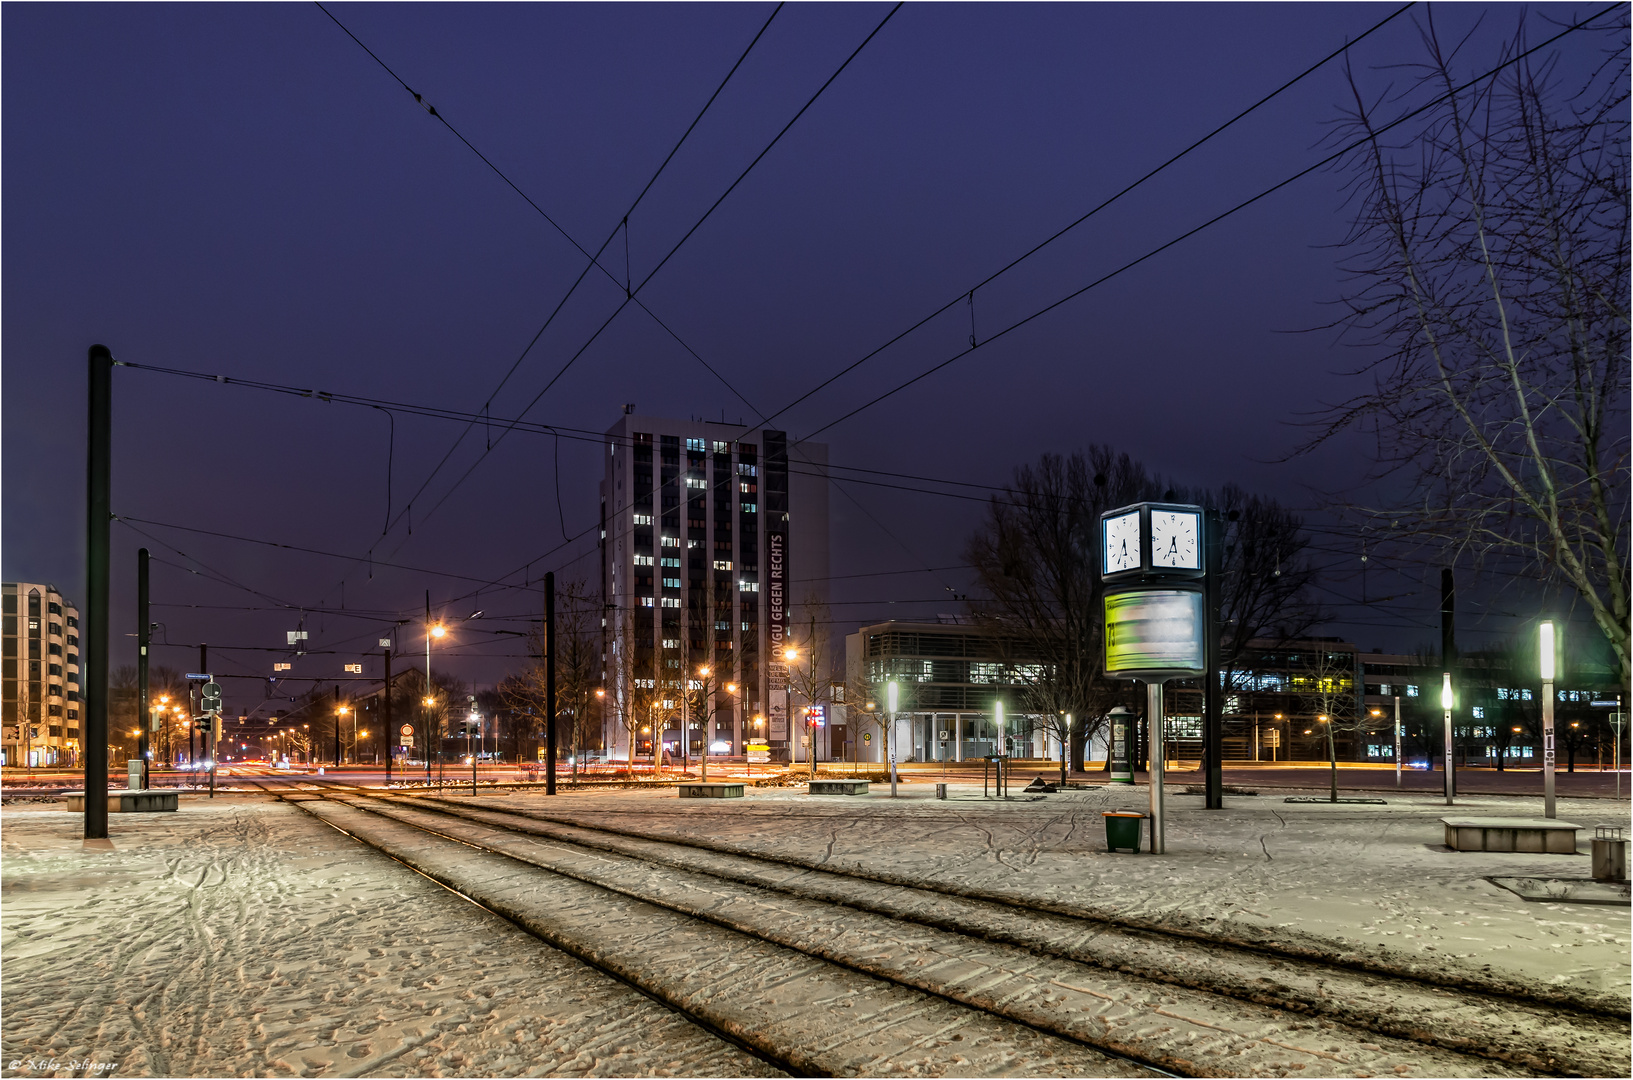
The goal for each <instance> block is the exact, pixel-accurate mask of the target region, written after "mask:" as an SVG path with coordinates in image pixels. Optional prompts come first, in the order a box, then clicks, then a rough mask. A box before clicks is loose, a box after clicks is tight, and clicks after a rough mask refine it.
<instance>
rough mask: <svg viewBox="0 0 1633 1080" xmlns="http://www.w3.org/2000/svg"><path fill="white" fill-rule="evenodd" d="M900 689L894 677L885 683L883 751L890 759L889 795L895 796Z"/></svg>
mask: <svg viewBox="0 0 1633 1080" xmlns="http://www.w3.org/2000/svg"><path fill="white" fill-rule="evenodd" d="M900 693H901V691H900V689H899V688H898V686H897V684H896V680H895V679H891V680H890V681H889V682H888V683H886V684H885V712H886V713H887V714H888V717H887V719H888V721H889V726H888V727H886V728H885V753H886V754H887V756H888V757H889V759H890V797H891V798H892V799H894V798H895V797H896V706H897V705H898V704H899V703H900V700H901V698H900Z"/></svg>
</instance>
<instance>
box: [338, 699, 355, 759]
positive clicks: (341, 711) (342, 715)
mask: <svg viewBox="0 0 1633 1080" xmlns="http://www.w3.org/2000/svg"><path fill="white" fill-rule="evenodd" d="M351 711H352V710H351V706H350V705H340V706H337V707H336V708H335V713H336V720H335V747H336V752H335V768H337V769H338V768H340V753H339V746H340V725H341V724H343V723H345V722H346V714H347V713H349V712H351ZM356 755H357V717H356V716H353V717H352V756H353V757H355V756H356Z"/></svg>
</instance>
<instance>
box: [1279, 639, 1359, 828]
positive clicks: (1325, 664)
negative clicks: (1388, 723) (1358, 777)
mask: <svg viewBox="0 0 1633 1080" xmlns="http://www.w3.org/2000/svg"><path fill="white" fill-rule="evenodd" d="M1293 690H1294V692H1295V693H1297V694H1298V696H1299V697H1300V698H1301V699H1302V700H1303V702H1304V707H1305V708H1307V709H1309V710H1310V712H1311V713H1312V715H1314V717H1315V722H1316V725H1317V727H1318V728H1319V730H1320V731H1321V734H1322V736H1323V738H1325V739H1326V742H1327V765H1328V768H1329V776H1330V778H1331V782H1332V794H1331V800H1332V801H1333V802H1337V801H1338V743H1337V737H1336V732H1338V731H1345V732H1352V733H1353V732H1355V731H1357V730H1359V728H1360V727H1361V726H1362V725H1361V721H1362V719H1363V718H1362V717H1359V716H1357V715H1356V714H1355V654H1354V653H1350V652H1339V651H1337V650H1335V649H1330V648H1327V647H1325V646H1324V645H1322V644H1321V643H1319V642H1318V643H1317V645H1316V651H1315V652H1314V653H1312V654H1310V659H1309V662H1308V663H1307V664H1305V665H1304V670H1303V672H1301V673H1299V674H1296V675H1294V676H1293Z"/></svg>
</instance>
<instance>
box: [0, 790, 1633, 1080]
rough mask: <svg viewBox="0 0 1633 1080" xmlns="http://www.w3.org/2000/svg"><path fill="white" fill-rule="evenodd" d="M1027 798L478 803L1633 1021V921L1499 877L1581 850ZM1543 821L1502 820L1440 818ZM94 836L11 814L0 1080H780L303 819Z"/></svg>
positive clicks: (167, 818) (1377, 822) (1294, 811)
mask: <svg viewBox="0 0 1633 1080" xmlns="http://www.w3.org/2000/svg"><path fill="white" fill-rule="evenodd" d="M1023 779H1025V778H1023ZM1019 787H1020V785H1019V784H1016V785H1015V786H1014V787H1012V789H1011V790H1012V793H1014V795H1015V799H1014V800H1013V801H1010V802H1004V803H995V802H990V801H983V800H982V799H981V798H980V787H979V785H974V786H968V785H956V784H955V785H953V788H952V794H953V795H954V798H952V799H949V800H948V801H945V802H941V801H937V800H935V799H934V798H933V797H932V794H933V788H931V787H930V785H928V784H924V783H916V784H911V785H905V786H904V787H903V789H902V790H903V794H904V797H903V798H900V799H896V800H891V799H889V798H888V797H887V795H886V794H885V793H884V792H885V789H883V788H881V787H879V786H875V788H874V792H873V793H872V794H870V795H868V796H862V797H843V796H840V797H812V796H808V795H805V794H804V793H803V792H802V791H801V790H800V789H798V788H770V789H750V790H749V791H748V794H747V797H746V798H744V799H741V800H730V801H717V800H695V801H694V800H685V801H681V800H677V799H676V797H675V793H674V791H673V789H665V790H661V791H658V790H653V791H639V790H636V791H618V792H605V793H588V794H574V795H563V796H558V797H556V798H554V799H547V798H546V797H544V796H542V795H536V794H532V793H528V794H517V795H503V794H484V795H482V796H480V797H478V798H477V799H475V800H474V801H475V802H477V803H479V804H483V805H487V806H494V807H499V806H504V807H505V808H528V809H535V810H537V809H545V810H548V811H549V812H550V813H552V814H553V815H560V816H562V817H566V818H577V819H580V820H582V821H584V822H585V823H587V824H604V825H609V826H617V827H619V828H624V829H630V830H637V831H641V832H647V833H652V834H656V835H674V836H686V837H691V838H696V839H700V840H704V841H707V842H709V843H715V844H721V845H724V846H727V847H730V848H735V849H741V850H743V851H746V852H763V853H768V854H776V855H779V856H783V857H794V858H798V859H801V860H809V861H812V862H820V863H826V864H828V865H832V866H835V867H836V868H854V869H859V870H864V871H866V872H868V873H869V874H873V875H877V876H880V877H885V878H889V879H894V880H898V881H912V880H928V881H934V882H940V883H943V884H946V885H950V886H954V887H957V888H960V889H968V890H977V891H980V892H983V893H990V894H997V895H1007V896H1013V897H1017V898H1028V899H1034V900H1041V901H1046V902H1048V903H1050V904H1052V905H1054V906H1057V907H1058V908H1061V909H1065V910H1082V911H1090V912H1103V913H1108V914H1113V915H1116V916H1119V917H1123V918H1129V919H1135V920H1140V919H1144V920H1150V921H1152V922H1159V923H1164V924H1169V925H1177V926H1185V927H1191V928H1196V929H1200V930H1203V931H1208V930H1212V929H1217V930H1219V931H1221V932H1224V933H1228V934H1230V935H1233V936H1237V937H1242V938H1246V939H1252V940H1278V941H1284V942H1291V943H1294V944H1304V945H1312V946H1313V947H1316V948H1326V949H1329V950H1331V951H1337V952H1348V953H1351V954H1354V953H1357V952H1365V953H1367V954H1368V955H1371V956H1374V957H1376V958H1377V959H1378V960H1379V961H1380V962H1383V963H1386V964H1388V965H1390V966H1396V967H1402V968H1414V967H1415V968H1420V969H1421V968H1423V967H1434V968H1440V969H1447V970H1461V971H1466V972H1469V973H1473V974H1476V975H1479V974H1481V973H1484V975H1485V976H1486V977H1487V978H1490V979H1494V980H1497V981H1501V982H1508V983H1517V984H1520V985H1529V986H1535V987H1537V988H1539V989H1540V988H1544V987H1549V988H1553V989H1554V990H1555V991H1556V992H1561V993H1565V994H1568V995H1576V996H1580V997H1583V998H1589V999H1593V1000H1597V1001H1603V1000H1611V1001H1619V1002H1621V1003H1623V1005H1624V1006H1625V1002H1626V1000H1627V995H1628V993H1629V991H1630V987H1633V970H1630V953H1633V932H1630V931H1633V927H1630V918H1629V915H1630V910H1629V909H1628V908H1626V907H1601V906H1586V905H1574V904H1558V903H1534V902H1527V901H1525V900H1522V899H1521V898H1520V897H1518V896H1516V895H1514V894H1513V893H1511V892H1508V891H1506V890H1504V889H1501V888H1499V887H1497V886H1495V885H1492V884H1490V883H1489V882H1488V881H1486V880H1485V878H1486V877H1488V876H1505V875H1515V874H1528V875H1534V876H1553V877H1562V878H1569V877H1576V878H1585V877H1587V876H1588V874H1589V859H1588V857H1587V855H1586V854H1579V855H1575V856H1564V855H1560V856H1536V855H1515V854H1480V853H1453V852H1448V851H1445V850H1442V849H1441V848H1440V845H1441V843H1442V840H1443V835H1442V828H1441V826H1440V823H1439V819H1440V818H1441V817H1442V816H1446V815H1447V814H1448V810H1447V808H1446V807H1445V806H1444V805H1443V804H1442V803H1441V801H1440V800H1438V799H1437V798H1433V797H1429V796H1425V795H1421V794H1408V795H1404V796H1399V797H1397V796H1394V795H1387V796H1385V797H1386V798H1387V799H1388V804H1387V805H1383V806H1378V805H1354V804H1340V805H1338V806H1332V805H1322V804H1293V803H1286V802H1284V801H1283V797H1284V796H1285V795H1287V794H1295V793H1291V792H1286V791H1275V792H1269V791H1267V792H1266V794H1264V795H1261V796H1258V797H1227V799H1226V809H1225V810H1223V811H1212V812H1209V811H1205V810H1203V809H1202V808H1201V803H1202V800H1201V797H1200V796H1187V795H1184V794H1181V793H1180V791H1181V789H1179V788H1177V787H1171V788H1170V789H1169V792H1170V794H1169V797H1168V810H1169V820H1168V830H1167V839H1168V853H1167V854H1166V855H1164V856H1160V857H1153V856H1150V855H1139V856H1134V855H1128V854H1109V853H1107V852H1106V851H1105V845H1104V841H1105V831H1104V826H1103V823H1102V819H1101V811H1102V810H1104V809H1113V808H1129V809H1144V807H1145V803H1146V793H1145V790H1144V789H1143V788H1138V789H1129V788H1092V789H1089V790H1081V791H1068V792H1063V793H1060V794H1056V795H1050V796H1046V797H1043V798H1041V799H1036V800H1028V799H1026V798H1025V797H1024V796H1021V795H1020V792H1019ZM451 794H452V793H450V795H451ZM1299 794H1301V793H1299ZM57 805H60V804H57ZM1540 812H1541V808H1540V801H1539V800H1525V799H1515V798H1504V797H1493V796H1473V797H1467V798H1460V799H1459V800H1458V806H1457V807H1456V808H1455V810H1453V811H1450V813H1454V814H1456V815H1457V816H1480V815H1491V816H1510V817H1511V816H1516V815H1524V816H1539V815H1540ZM1559 818H1560V819H1561V820H1565V821H1574V822H1578V823H1580V824H1582V825H1583V826H1585V829H1584V832H1583V833H1582V836H1581V839H1582V848H1581V850H1582V851H1583V852H1586V851H1587V838H1588V837H1590V836H1591V835H1592V826H1593V825H1596V824H1621V825H1623V826H1624V827H1626V826H1627V825H1628V820H1627V818H1628V809H1627V803H1626V802H1625V801H1623V802H1611V801H1607V800H1602V799H1601V800H1564V799H1562V800H1561V801H1560V806H1559ZM80 831H81V819H80V817H79V815H71V814H68V813H66V812H63V811H61V810H59V809H54V808H48V807H47V806H45V805H40V804H36V805H22V806H17V807H8V808H7V809H5V810H4V811H3V812H0V851H3V854H4V863H3V867H0V884H3V897H4V903H3V906H0V932H3V941H0V960H3V962H4V967H3V972H0V988H3V992H4V1025H3V1033H0V1068H3V1075H5V1076H43V1075H70V1074H77V1075H109V1074H112V1075H325V1076H348V1075H364V1074H368V1075H544V1074H552V1075H553V1074H583V1075H765V1074H767V1073H769V1072H770V1071H771V1070H770V1069H769V1068H768V1067H767V1066H765V1065H764V1064H762V1063H761V1062H760V1061H758V1060H757V1059H755V1058H753V1057H750V1056H749V1055H747V1054H746V1053H744V1052H743V1051H741V1050H738V1049H737V1048H735V1047H733V1046H731V1045H728V1044H726V1043H723V1042H721V1041H720V1040H718V1039H717V1038H715V1037H713V1036H712V1035H709V1034H707V1033H705V1032H703V1031H700V1030H699V1029H698V1028H696V1027H694V1026H693V1025H691V1024H689V1023H687V1022H686V1021H684V1020H682V1019H680V1018H678V1017H676V1016H675V1015H674V1014H672V1013H670V1012H668V1011H667V1010H664V1009H662V1008H660V1007H659V1006H657V1005H655V1004H653V1003H652V1002H650V1001H649V1000H648V999H646V998H644V997H642V996H640V995H638V994H636V993H635V992H634V991H632V990H630V989H629V988H627V987H625V986H624V985H623V984H621V983H618V982H615V981H613V980H611V979H609V978H607V977H605V976H603V975H600V974H598V973H596V972H594V971H592V970H591V969H589V968H587V967H585V966H583V965H581V964H579V963H578V962H577V961H575V960H572V959H570V958H568V957H566V956H565V955H563V954H561V953H559V952H556V951H554V950H552V949H550V948H548V947H546V946H544V945H542V944H540V943H539V942H537V941H536V940H534V939H532V938H530V937H528V936H526V935H524V934H522V933H521V932H520V931H518V930H516V929H515V928H514V927H512V926H510V925H509V924H507V923H505V922H502V921H500V920H497V919H496V918H494V917H493V916H491V915H489V914H487V913H486V912H484V911H482V910H480V909H479V908H477V907H475V906H473V905H472V904H470V903H468V902H467V901H465V900H463V899H461V898H459V897H458V896H456V895H454V894H452V893H450V892H448V891H447V890H445V889H443V888H441V887H440V886H438V885H436V884H434V883H433V882H431V881H429V880H428V879H426V878H424V877H421V876H420V875H418V874H416V873H414V872H413V871H411V870H409V869H407V868H406V867H403V866H401V865H399V864H396V863H394V862H391V861H389V860H387V859H385V858H384V857H382V856H380V855H378V854H376V853H374V852H370V851H367V850H365V849H363V848H361V847H360V846H359V845H358V844H356V842H354V841H352V840H350V839H348V838H347V837H345V836H343V835H342V834H340V833H339V832H336V831H334V830H332V829H330V828H328V827H327V826H325V825H323V824H321V823H320V822H318V821H317V820H315V819H313V818H312V817H310V816H308V815H307V814H305V813H303V812H301V811H299V810H297V809H296V808H294V807H292V806H289V805H286V804H283V803H278V802H275V801H273V800H271V799H268V798H265V797H259V796H234V797H224V798H219V799H216V800H213V801H210V800H205V799H202V798H199V799H195V798H191V797H188V798H184V800H183V809H182V810H181V811H180V812H179V813H176V814H153V815H128V816H127V815H116V816H114V817H113V818H112V819H111V833H112V836H113V844H114V846H113V850H111V851H106V850H86V849H85V848H84V847H83V846H82V844H81V841H80V839H79V836H80ZM53 1061H54V1062H55V1063H56V1064H55V1066H53V1065H52V1062H53ZM76 1061H78V1062H81V1063H83V1062H85V1061H92V1062H106V1063H111V1064H112V1067H111V1068H108V1069H105V1070H104V1069H95V1068H86V1067H80V1068H77V1069H75V1068H71V1066H72V1065H73V1063H74V1062H76ZM14 1062H15V1063H17V1064H13V1063H14Z"/></svg>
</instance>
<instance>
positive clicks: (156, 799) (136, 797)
mask: <svg viewBox="0 0 1633 1080" xmlns="http://www.w3.org/2000/svg"><path fill="white" fill-rule="evenodd" d="M63 794H64V795H65V796H67V798H68V812H69V813H70V814H83V813H84V812H85V793H84V792H83V791H65V792H63ZM177 797H178V793H177V792H176V791H173V790H166V789H163V788H144V789H142V790H141V791H130V790H124V791H110V792H108V813H110V814H153V813H158V812H159V811H163V810H174V809H176V802H177Z"/></svg>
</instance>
